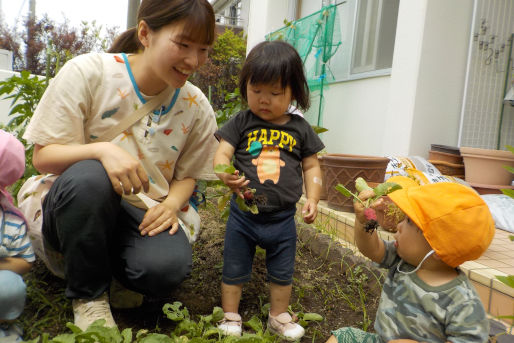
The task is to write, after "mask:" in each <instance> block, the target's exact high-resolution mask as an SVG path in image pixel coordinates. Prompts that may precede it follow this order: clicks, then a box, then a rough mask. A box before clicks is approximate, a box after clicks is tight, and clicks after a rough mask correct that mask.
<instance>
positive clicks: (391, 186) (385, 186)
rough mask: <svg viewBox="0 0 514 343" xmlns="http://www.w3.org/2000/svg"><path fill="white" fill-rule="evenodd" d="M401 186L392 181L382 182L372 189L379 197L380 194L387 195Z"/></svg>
mask: <svg viewBox="0 0 514 343" xmlns="http://www.w3.org/2000/svg"><path fill="white" fill-rule="evenodd" d="M401 188H402V186H400V185H399V184H397V183H394V182H384V183H381V184H379V185H378V186H376V187H375V188H374V189H373V191H374V192H375V195H376V196H377V197H380V196H382V195H387V194H389V193H391V192H393V191H396V190H398V189H401Z"/></svg>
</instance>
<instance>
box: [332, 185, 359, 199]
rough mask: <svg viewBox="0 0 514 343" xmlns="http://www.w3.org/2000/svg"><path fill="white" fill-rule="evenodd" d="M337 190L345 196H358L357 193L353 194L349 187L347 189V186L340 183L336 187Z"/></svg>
mask: <svg viewBox="0 0 514 343" xmlns="http://www.w3.org/2000/svg"><path fill="white" fill-rule="evenodd" d="M335 189H336V191H338V192H339V193H341V194H342V195H344V196H345V197H352V196H353V197H356V196H355V194H353V193H352V192H350V190H349V189H347V188H346V187H345V186H343V185H342V184H340V183H338V184H337V185H336V187H335Z"/></svg>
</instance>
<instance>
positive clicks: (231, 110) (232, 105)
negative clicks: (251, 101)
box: [216, 88, 245, 127]
mask: <svg viewBox="0 0 514 343" xmlns="http://www.w3.org/2000/svg"><path fill="white" fill-rule="evenodd" d="M244 109H245V105H244V104H243V102H242V100H241V93H240V92H239V88H235V89H234V91H233V92H232V93H230V92H229V93H227V94H226V95H225V102H224V103H223V105H222V106H221V109H219V110H217V111H216V123H217V124H218V127H222V126H223V124H224V123H225V122H227V121H228V120H229V119H230V118H232V117H233V116H234V115H235V114H237V113H238V112H240V111H242V110H244Z"/></svg>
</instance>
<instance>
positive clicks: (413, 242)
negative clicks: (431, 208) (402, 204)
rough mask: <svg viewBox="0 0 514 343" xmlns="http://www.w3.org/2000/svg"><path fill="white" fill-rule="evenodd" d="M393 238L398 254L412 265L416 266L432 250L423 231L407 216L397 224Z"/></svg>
mask: <svg viewBox="0 0 514 343" xmlns="http://www.w3.org/2000/svg"><path fill="white" fill-rule="evenodd" d="M394 238H395V239H396V242H395V245H396V250H397V253H398V256H400V257H401V258H402V259H403V260H404V261H405V262H407V263H409V264H411V265H413V266H417V265H418V264H419V263H420V262H421V260H422V259H423V257H425V255H426V254H427V253H428V252H429V251H430V250H432V248H431V247H430V245H429V244H428V242H427V240H426V239H425V236H423V232H422V231H421V230H420V229H419V228H418V227H417V226H416V224H414V222H413V221H412V220H411V219H410V218H409V217H405V219H404V220H403V221H401V222H400V224H398V230H397V231H396V233H395V234H394Z"/></svg>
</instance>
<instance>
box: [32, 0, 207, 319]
mask: <svg viewBox="0 0 514 343" xmlns="http://www.w3.org/2000/svg"><path fill="white" fill-rule="evenodd" d="M137 23H138V24H137V27H136V28H133V29H130V30H128V31H126V32H124V33H123V34H122V35H121V36H120V37H119V38H118V39H117V40H116V42H115V43H114V45H113V47H112V48H111V49H110V51H109V53H107V54H105V53H100V54H98V53H91V54H86V55H82V56H79V57H76V58H74V59H72V60H70V61H69V62H67V63H66V64H65V65H64V67H63V68H62V69H61V71H60V72H59V73H58V75H57V76H56V77H55V78H54V80H52V82H51V84H50V85H49V87H48V89H47V90H46V92H45V94H44V95H43V97H42V99H41V102H40V103H39V105H38V107H37V109H36V111H35V113H34V117H33V118H32V120H31V122H30V124H29V126H28V128H27V130H26V133H25V135H24V138H25V139H26V140H28V141H31V142H33V143H34V144H35V148H34V156H33V164H34V166H35V167H36V168H37V169H38V170H39V171H40V172H42V173H52V174H58V175H59V177H58V178H57V179H56V180H55V182H54V184H53V185H52V187H51V189H50V191H49V192H48V194H47V195H46V197H45V198H44V203H43V211H42V219H43V224H42V230H43V236H44V243H45V253H47V254H51V253H52V250H56V251H57V252H59V253H62V255H63V258H64V274H65V277H66V280H67V286H66V296H67V297H68V298H71V299H73V311H74V316H75V324H76V325H77V326H78V327H80V328H82V329H85V328H87V327H88V326H89V325H90V324H91V323H92V322H93V321H95V320H97V319H102V318H103V319H105V320H106V324H107V325H108V326H114V325H115V322H114V319H113V317H112V314H111V311H110V306H109V297H108V289H109V285H110V283H111V280H112V278H113V277H114V278H115V279H116V280H117V281H119V282H120V283H121V284H122V285H123V286H125V287H126V288H128V289H130V290H133V291H136V292H139V293H143V294H147V295H152V296H163V295H166V294H169V292H170V290H171V289H172V288H173V287H175V286H176V285H178V284H179V283H180V282H181V281H182V280H183V279H184V278H185V277H187V276H188V275H189V273H190V270H191V263H192V254H191V245H190V241H189V240H188V238H191V240H192V239H194V238H195V236H196V234H197V231H198V229H199V225H198V224H197V223H198V220H199V219H198V214H197V213H196V212H195V211H194V209H193V208H192V207H189V206H188V199H189V198H190V196H191V194H192V193H193V191H194V187H195V181H196V179H199V178H204V177H206V175H208V174H209V173H211V168H212V154H213V152H214V150H215V149H216V140H215V138H214V136H213V133H214V132H215V130H216V120H215V117H214V112H213V110H212V107H211V106H210V105H209V103H208V101H207V99H206V97H205V96H204V95H203V94H202V92H201V91H200V90H199V89H198V88H197V87H195V86H193V85H191V84H190V83H188V82H186V80H187V79H188V77H189V76H190V75H191V74H192V73H193V72H194V71H195V70H197V69H198V68H199V67H200V66H201V65H202V64H203V63H205V61H206V60H207V53H208V49H209V47H210V46H211V45H212V43H213V41H214V26H215V21H214V13H213V10H212V7H211V5H210V4H209V2H208V1H207V0H166V1H163V0H143V1H142V3H141V6H140V8H139V11H138V16H137ZM125 53H126V54H125ZM163 92H165V93H163ZM156 96H164V99H165V100H164V101H162V102H161V103H160V104H158V105H157V106H156V107H155V109H154V110H153V111H149V113H148V114H147V115H146V114H145V115H144V116H143V117H142V119H140V120H139V121H137V122H135V123H134V124H133V125H132V126H131V127H130V128H128V129H126V130H123V129H120V132H119V133H120V134H119V135H118V136H117V137H116V138H114V139H113V140H112V141H103V139H102V135H104V134H105V133H106V132H108V131H109V129H111V128H112V127H113V126H117V125H120V124H119V123H120V121H121V120H123V119H124V118H126V117H128V116H130V114H131V113H132V112H133V111H134V110H135V109H137V108H140V107H141V106H143V104H145V103H146V102H147V101H150V100H151V99H152V98H154V97H156ZM120 127H121V126H120ZM122 130H123V132H121V131H122ZM26 194H29V193H26ZM29 195H32V194H29ZM33 198H34V199H31V201H36V202H37V201H41V200H40V199H39V198H37V196H33ZM179 216H180V217H182V218H183V221H181V220H179ZM187 218H192V219H193V221H196V224H197V225H193V224H192V223H191V222H189V223H188V222H187ZM188 224H189V225H188Z"/></svg>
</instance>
